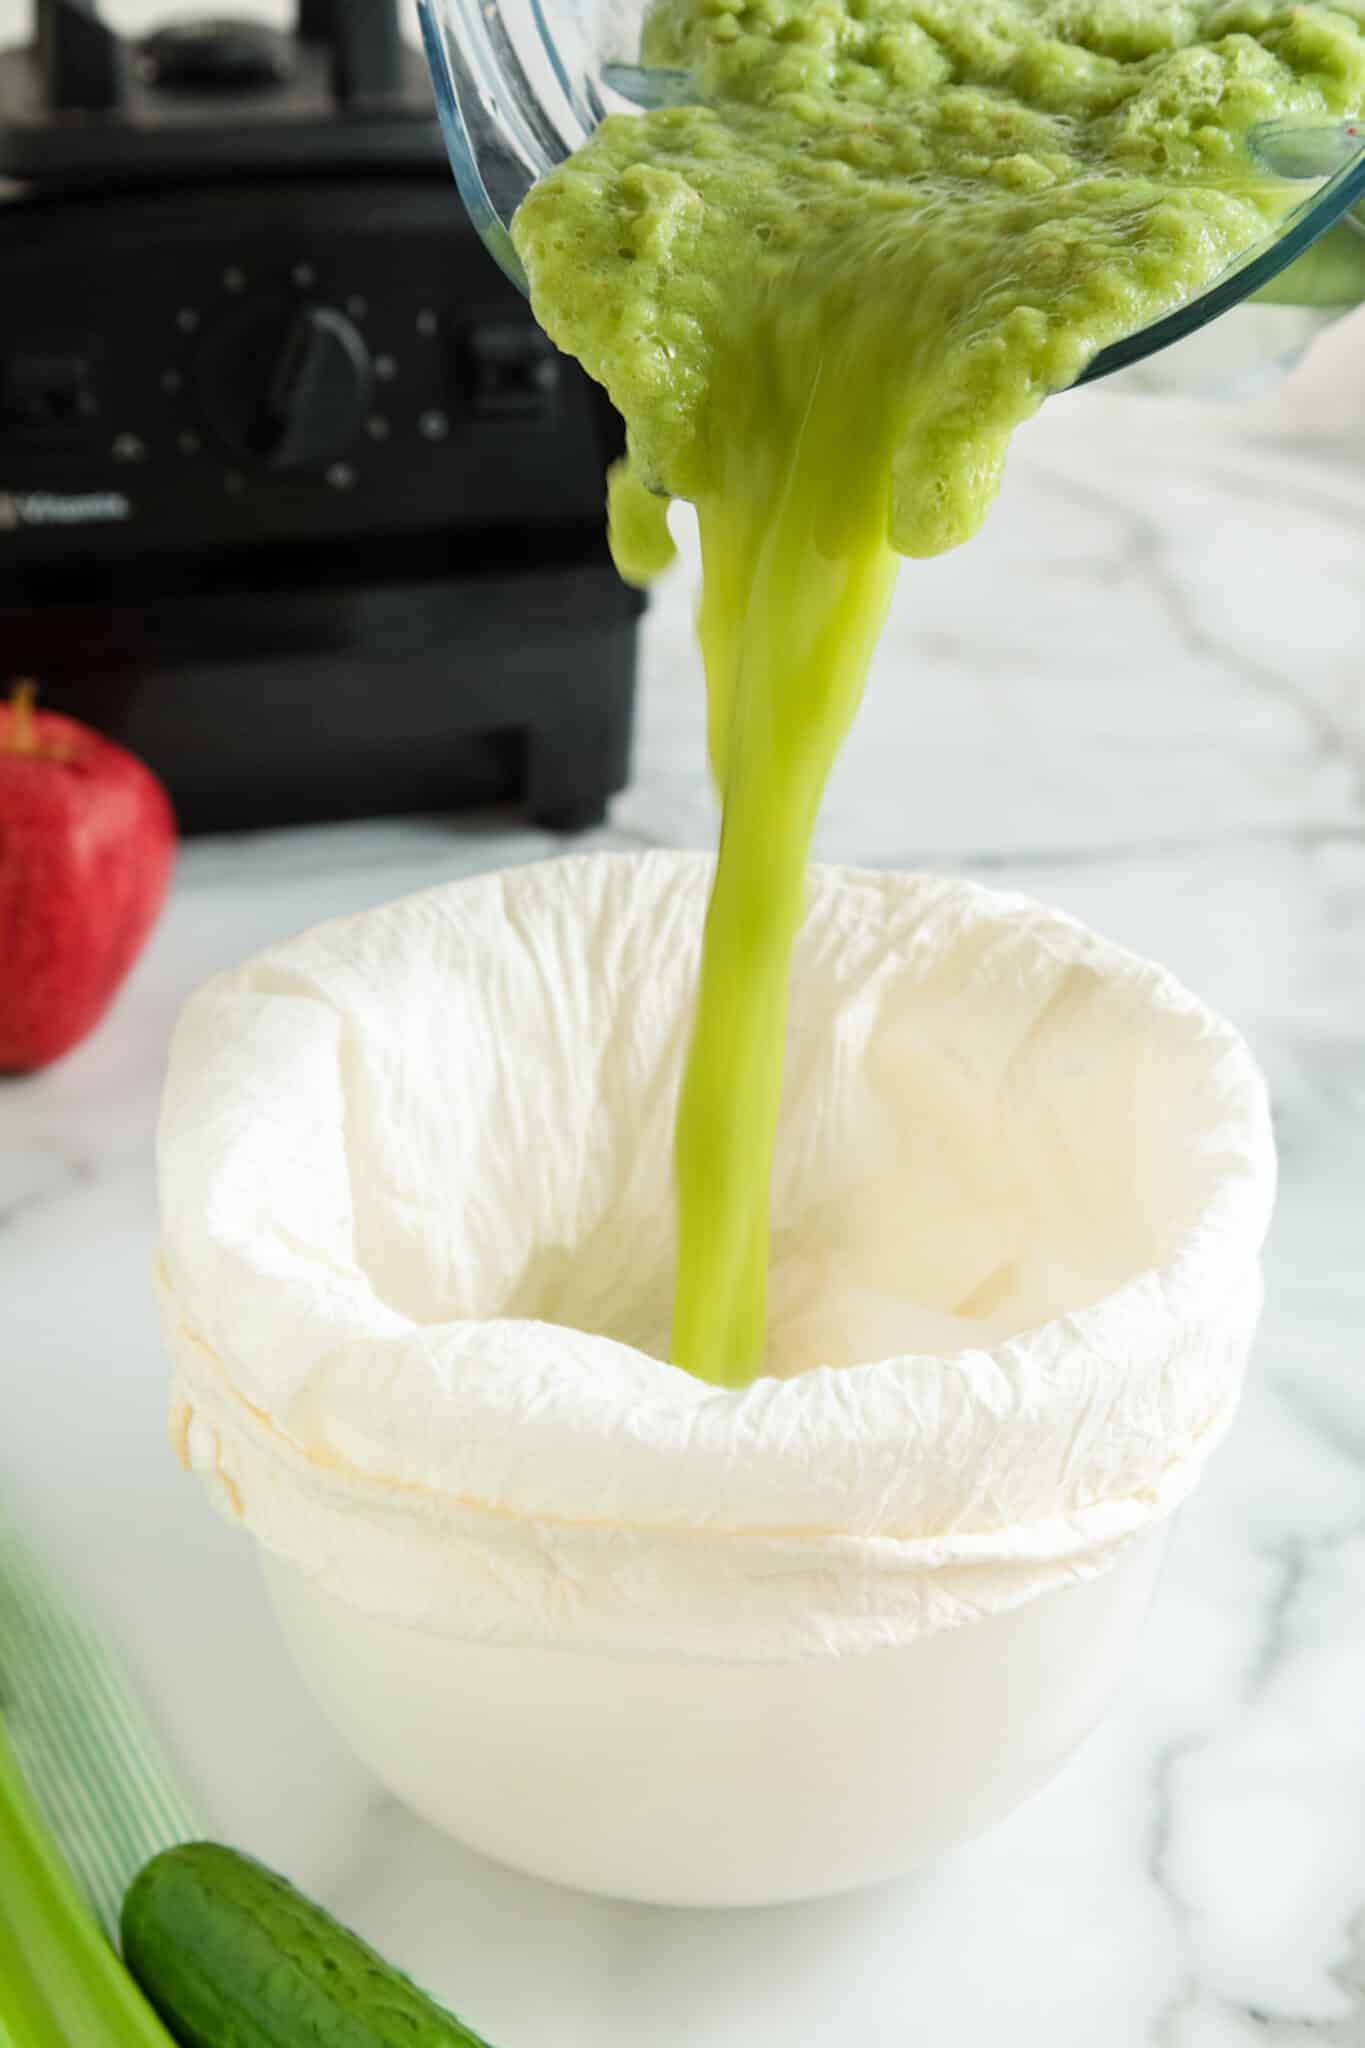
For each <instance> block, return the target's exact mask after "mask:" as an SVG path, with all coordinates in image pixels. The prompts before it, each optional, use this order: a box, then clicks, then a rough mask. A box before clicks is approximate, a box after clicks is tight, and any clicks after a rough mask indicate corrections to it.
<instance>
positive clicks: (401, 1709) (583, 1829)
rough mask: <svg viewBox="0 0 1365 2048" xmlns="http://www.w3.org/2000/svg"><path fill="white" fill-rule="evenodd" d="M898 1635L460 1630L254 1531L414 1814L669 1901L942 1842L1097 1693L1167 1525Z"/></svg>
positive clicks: (558, 1875) (555, 1866)
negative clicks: (1114, 1555) (739, 1636)
mask: <svg viewBox="0 0 1365 2048" xmlns="http://www.w3.org/2000/svg"><path fill="white" fill-rule="evenodd" d="M1165 1542H1166V1531H1165V1528H1164V1526H1158V1527H1157V1528H1156V1529H1154V1530H1152V1531H1150V1532H1149V1533H1148V1534H1147V1535H1145V1536H1143V1537H1141V1538H1139V1540H1138V1541H1137V1542H1136V1543H1135V1544H1133V1545H1132V1546H1131V1547H1130V1548H1129V1549H1128V1550H1127V1551H1126V1552H1125V1554H1124V1555H1123V1557H1122V1558H1121V1559H1120V1560H1119V1561H1118V1563H1116V1564H1115V1565H1113V1566H1112V1567H1111V1569H1110V1570H1108V1571H1107V1572H1104V1573H1102V1574H1101V1575H1100V1576H1099V1577H1097V1578H1092V1579H1086V1580H1084V1581H1081V1582H1080V1583H1078V1584H1075V1585H1070V1586H1061V1587H1058V1588H1056V1589H1054V1590H1053V1591H1052V1592H1050V1593H1042V1594H1040V1595H1039V1596H1038V1597H1037V1599H1034V1600H1030V1601H1028V1602H1027V1603H1026V1604H1025V1605H1024V1606H1022V1607H1015V1608H1011V1609H1009V1610H1007V1611H1006V1612H1003V1613H998V1614H987V1615H983V1616H982V1617H981V1619H980V1620H979V1621H975V1622H970V1623H968V1624H966V1625H965V1626H963V1627H960V1628H955V1629H947V1630H942V1631H940V1632H938V1633H936V1634H934V1635H927V1636H922V1637H920V1638H919V1640H918V1641H915V1642H912V1643H907V1644H906V1645H905V1646H904V1647H902V1648H898V1649H888V1650H867V1651H864V1652H862V1653H861V1654H853V1655H850V1656H845V1657H837V1658H829V1657H824V1658H807V1659H802V1660H798V1661H797V1662H795V1663H738V1662H728V1661H721V1660H717V1661H714V1662H700V1661H698V1660H696V1659H686V1658H678V1657H669V1656H666V1655H662V1654H660V1653H658V1652H653V1653H650V1654H649V1655H644V1656H639V1655H637V1656H633V1657H632V1656H622V1655H620V1654H594V1653H593V1652H592V1651H590V1650H587V1651H576V1650H571V1649H570V1650H541V1649H510V1648H502V1647H498V1646H486V1645H482V1644H478V1643H462V1642H459V1641H454V1640H451V1639H450V1638H449V1637H447V1636H444V1635H438V1634H430V1633H428V1632H426V1631H425V1630H423V1629H419V1628H413V1627H411V1626H408V1625H405V1624H403V1623H401V1622H394V1621H390V1620H388V1619H387V1618H386V1617H385V1616H382V1615H375V1614H366V1613H364V1612H363V1611H361V1610H360V1609H359V1608H356V1607H353V1606H351V1605H350V1604H349V1603H348V1602H346V1601H344V1600H338V1599H337V1597H336V1595H335V1594H333V1593H329V1592H327V1591H326V1590H325V1588H324V1587H322V1586H320V1585H319V1584H318V1583H317V1581H316V1580H315V1579H313V1578H310V1577H309V1576H308V1575H307V1574H306V1573H304V1572H301V1571H299V1570H298V1568H297V1567H296V1566H294V1565H290V1564H286V1563H284V1562H283V1560H281V1559H280V1558H277V1557H271V1556H270V1555H269V1554H268V1553H265V1554H264V1558H263V1561H264V1564H265V1575H266V1581H267V1584H268V1585H269V1588H270V1592H271V1595H272V1598H273V1600H274V1604H275V1612H276V1613H277V1615H278V1616H279V1618H280V1621H281V1624H282V1625H283V1628H284V1633H285V1638H286V1640H287V1642H288V1644H289V1647H290V1649H291V1650H292V1651H293V1653H294V1656H295V1658H296V1660H297V1662H298V1666H299V1669H300V1671H301V1672H302V1673H303V1676H304V1678H305V1679H306V1680H307V1682H308V1685H309V1687H310V1688H311V1690H312V1692H313V1694H314V1696H315V1698H316V1699H317V1701H318V1704H319V1705H320V1706H321V1707H322V1709H323V1711H324V1712H325V1713H326V1714H327V1716H328V1718H329V1719H330V1720H331V1721H332V1723H333V1725H334V1726H335V1727H336V1729H337V1730H338V1732H339V1733H340V1734H341V1735H342V1736H343V1737H344V1738H345V1740H346V1741H347V1743H348V1744H349V1745H350V1747H351V1748H352V1749H353V1750H354V1751H355V1754H356V1755H357V1756H358V1757H359V1758H360V1760H361V1762H362V1763H364V1764H367V1765H368V1766H369V1768H370V1769H371V1770H372V1771H373V1772H374V1774H375V1776H376V1777H377V1778H379V1779H380V1780H381V1782H382V1783H383V1784H385V1785H386V1786H387V1787H388V1789H389V1790H390V1791H391V1792H392V1793H394V1794H395V1795H396V1796H397V1797H398V1798H399V1799H401V1800H402V1801H403V1802H404V1803H405V1805H407V1806H410V1807H411V1808H412V1810H413V1812H414V1813H419V1814H421V1815H422V1817H423V1819H425V1820H428V1821H430V1822H432V1824H433V1825H434V1826H436V1827H438V1828H444V1829H445V1830H446V1831H447V1833H449V1834H452V1835H455V1836H457V1837H458V1838H459V1839H460V1840H461V1841H463V1842H468V1843H469V1844H470V1846H471V1847H472V1848H475V1849H480V1850H482V1851H483V1853H484V1854H485V1855H486V1856H493V1857H496V1858H497V1859H498V1860H499V1861H500V1862H503V1863H510V1864H513V1865H514V1866H515V1867H516V1868H517V1869H519V1870H527V1871H530V1872H531V1873H532V1874H533V1875H534V1876H536V1877H544V1878H549V1879H551V1880H552V1881H553V1882H555V1883H557V1884H564V1885H572V1886H574V1887H576V1888H577V1889H578V1890H581V1891H590V1892H602V1893H606V1894H609V1895H610V1896H612V1897H615V1898H622V1899H636V1900H644V1901H647V1902H649V1903H651V1904H655V1905H663V1906H758V1905H772V1904H776V1903H778V1902H780V1901H784V1900H792V1899H809V1898H820V1897H823V1896H825V1895H826V1894H829V1893H833V1892H839V1891H847V1890H850V1889H852V1888H853V1887H855V1886H858V1885H866V1884H876V1883H878V1882H880V1881H882V1880H883V1879H886V1878H891V1877H898V1876H902V1875H904V1874H905V1873H906V1872H908V1871H912V1870H916V1869H919V1868H922V1867H923V1866H925V1865H927V1864H930V1863H933V1862H935V1861H936V1860H937V1859H938V1858H939V1857H941V1856H943V1855H944V1854H945V1853H946V1852H947V1851H948V1850H950V1849H953V1848H955V1847H957V1846H958V1844H959V1843H961V1842H964V1841H966V1840H967V1839H968V1838H969V1837H970V1836H972V1835H975V1834H978V1833H979V1832H980V1831H981V1830H982V1829H983V1828H986V1827H989V1826H990V1825H991V1823H992V1822H993V1821H997V1820H1000V1819H1002V1818H1003V1816H1004V1815H1005V1814H1007V1813H1009V1812H1010V1811H1011V1809H1012V1808H1013V1807H1015V1806H1017V1805H1018V1804H1019V1802H1020V1801H1021V1800H1023V1799H1026V1798H1027V1797H1028V1796H1029V1794H1030V1793H1032V1792H1036V1791H1037V1790H1038V1788H1039V1786H1041V1785H1043V1784H1045V1783H1046V1781H1047V1780H1048V1779H1049V1778H1050V1777H1052V1775H1053V1774H1054V1772H1056V1771H1057V1770H1058V1769H1059V1768H1060V1767H1061V1765H1062V1764H1063V1763H1065V1762H1066V1759H1067V1758H1068V1757H1069V1756H1070V1755H1071V1753H1072V1751H1073V1750H1074V1749H1075V1748H1076V1746H1077V1744H1078V1743H1080V1742H1081V1741H1082V1739H1083V1738H1084V1737H1085V1736H1086V1735H1087V1734H1088V1733H1089V1732H1090V1730H1091V1728H1092V1727H1093V1726H1094V1724H1095V1722H1096V1721H1097V1720H1098V1719H1099V1718H1100V1716H1101V1714H1103V1712H1104V1711H1105V1709H1106V1707H1107V1706H1108V1705H1109V1702H1110V1699H1111V1698H1112V1696H1113V1693H1114V1689H1115V1687H1116V1686H1117V1684H1118V1682H1119V1679H1120V1678H1121V1676H1122V1674H1123V1670H1124V1667H1125V1666H1126V1665H1127V1664H1128V1663H1129V1661H1130V1660H1131V1658H1132V1656H1133V1654H1134V1651H1135V1649H1136V1647H1137V1643H1138V1637H1139V1632H1140V1630H1141V1626H1142V1621H1143V1617H1144V1616H1145V1614H1146V1612H1147V1608H1148V1604H1149V1602H1150V1599H1151V1596H1152V1590H1153V1587H1154V1584H1155V1582H1156V1577H1157V1571H1158V1568H1159V1565H1160V1562H1161V1557H1162V1553H1163V1551H1164V1549H1165Z"/></svg>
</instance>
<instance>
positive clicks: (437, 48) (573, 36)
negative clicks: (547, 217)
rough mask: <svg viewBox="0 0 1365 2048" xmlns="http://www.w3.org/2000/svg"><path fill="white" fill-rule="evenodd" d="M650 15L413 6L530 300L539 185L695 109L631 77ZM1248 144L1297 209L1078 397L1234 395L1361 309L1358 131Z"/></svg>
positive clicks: (569, 3)
mask: <svg viewBox="0 0 1365 2048" xmlns="http://www.w3.org/2000/svg"><path fill="white" fill-rule="evenodd" d="M644 12H645V0H418V13H419V16H420V19H421V25H422V36H423V41H424V43H425V46H426V53H427V61H428V63H429V65H430V67H431V75H432V81H433V84H434V87H435V93H436V104H437V109H438V112H439V114H440V118H441V126H442V130H443V132H444V135H445V139H446V146H447V148H448V150H449V152H450V161H451V165H452V167H453V169H454V172H455V180H456V183H457V185H458V186H459V189H460V194H461V197H462V198H463V200H464V203H465V207H466V209H467V211H468V213H469V216H470V219H471V220H472V221H473V223H474V225H475V227H476V228H477V229H478V231H479V234H480V235H481V236H482V238H483V240H484V242H485V243H486V245H487V247H488V248H489V250H490V251H491V253H492V254H493V256H494V257H495V258H496V259H497V261H498V263H499V264H500V265H501V266H502V268H503V270H505V271H506V273H507V275H508V276H509V277H510V278H511V279H512V281H513V282H514V283H515V284H516V285H517V286H518V287H519V288H520V289H521V290H522V291H523V292H524V291H525V290H526V278H525V275H524V273H523V271H522V268H521V264H520V262H519V260H518V258H517V255H516V251H515V250H514V249H513V247H512V240H511V236H510V234H509V233H508V226H509V223H510V222H511V219H512V215H513V214H514V213H515V212H516V209H517V207H518V206H519V205H520V204H521V201H522V200H523V198H524V197H525V196H526V193H527V192H528V191H529V190H530V188H531V186H532V185H533V184H534V183H535V181H536V180H537V179H538V178H539V177H541V176H542V175H543V174H544V173H545V172H546V171H548V170H550V169H551V168H552V167H553V166H554V165H555V164H557V163H560V162H562V160H563V159H564V158H565V157H567V156H569V155H571V154H572V152H573V151H574V150H575V149H577V148H578V147H579V146H580V144H582V143H583V142H585V141H586V140H587V138H588V136H589V135H590V134H591V133H592V131H593V129H594V128H595V127H596V126H597V124H598V122H599V121H601V120H602V119H603V117H604V116H605V115H606V114H608V113H618V112H627V113H628V112H630V111H632V109H634V110H638V109H640V108H641V107H649V106H658V105H662V104H665V103H668V102H677V101H682V100H685V99H686V98H687V97H688V96H689V81H688V78H687V76H686V74H685V73H682V72H677V71H671V70H665V69H659V68H655V69H645V68H643V67H641V66H640V65H639V64H638V63H637V61H636V52H637V49H638V44H639V32H640V23H641V18H642V16H643V14H644ZM1362 112H1363V113H1365V110H1362ZM1249 144H1250V148H1251V151H1252V155H1253V158H1254V160H1255V162H1256V165H1257V167H1258V169H1260V170H1262V171H1268V172H1270V173H1271V174H1272V175H1274V176H1277V177H1281V178H1284V179H1286V180H1289V181H1291V182H1293V183H1294V184H1296V185H1299V186H1301V187H1302V190H1303V198H1302V200H1301V202H1300V203H1299V204H1298V205H1297V206H1295V207H1293V208H1292V209H1291V211H1290V212H1289V214H1288V215H1287V216H1286V218H1285V219H1284V220H1283V221H1282V222H1281V224H1280V226H1279V228H1278V230H1277V231H1276V233H1275V235H1274V236H1273V237H1272V238H1271V239H1270V240H1269V241H1268V242H1264V243H1262V244H1260V245H1259V246H1257V247H1254V248H1251V249H1248V250H1246V251H1244V252H1243V254H1242V255H1241V256H1240V257H1239V258H1238V260H1237V261H1236V262H1235V263H1234V264H1233V265H1231V266H1230V267H1229V269H1228V270H1227V271H1225V272H1224V273H1223V275H1222V276H1221V277H1219V278H1217V279H1215V281H1214V282H1213V283H1212V284H1211V285H1209V286H1208V287H1207V288H1206V289H1205V290H1204V291H1202V292H1200V293H1198V294H1197V295H1196V296H1195V297H1194V298H1192V299H1190V300H1188V301H1187V302H1186V303H1185V304H1184V305H1183V306H1178V307H1177V308H1175V310H1174V311H1173V312H1170V313H1167V314H1165V315H1163V317H1162V318H1161V319H1159V320H1155V321H1153V322H1151V323H1150V324H1149V325H1148V326H1147V327H1145V328H1142V329H1140V330H1139V331H1138V332H1137V333H1136V334H1131V335H1128V336H1127V337H1126V338H1125V339H1124V340H1123V341H1120V342H1116V343H1114V344H1113V345H1112V346H1111V347H1109V348H1105V349H1102V350H1101V351H1100V352H1099V354H1098V355H1096V356H1095V358H1094V360H1093V361H1092V362H1091V363H1090V365H1089V367H1088V368H1087V369H1086V370H1085V372H1084V373H1083V375H1082V376H1081V377H1079V378H1078V379H1077V382H1078V383H1082V384H1084V383H1090V382H1092V381H1093V380H1094V379H1096V378H1098V377H1108V376H1113V375H1115V374H1116V373H1119V372H1122V373H1125V374H1124V384H1125V385H1126V387H1127V388H1129V389H1133V390H1140V391H1153V392H1161V393H1180V392H1221V393H1223V394H1225V395H1240V394H1242V393H1244V392H1245V391H1246V390H1247V389H1248V388H1249V387H1254V386H1255V385H1256V384H1258V383H1260V382H1261V381H1263V380H1264V378H1265V377H1266V376H1267V375H1274V374H1276V373H1278V372H1279V371H1281V370H1283V369H1286V368H1288V367H1290V366H1291V365H1292V363H1293V362H1294V361H1296V360H1297V359H1298V357H1299V356H1300V355H1302V353H1303V352H1304V350H1305V349H1306V348H1307V347H1308V345H1309V344H1310V343H1311V342H1312V340H1313V339H1314V338H1315V337H1316V335H1317V334H1318V333H1319V332H1320V331H1321V330H1322V329H1323V328H1324V327H1325V326H1328V325H1330V324H1331V322H1332V321H1333V320H1335V319H1337V318H1338V317H1339V316H1340V315H1341V314H1343V313H1345V312H1348V311H1350V310H1351V308H1352V307H1354V306H1356V305H1358V304H1359V303H1361V302H1362V301H1365V225H1363V224H1362V221H1361V220H1360V219H1359V218H1358V217H1357V209H1362V210H1365V121H1360V122H1358V121H1356V120H1350V121H1341V122H1332V123H1326V124H1319V125H1316V126H1308V127H1305V126H1304V125H1302V124H1301V123H1295V122H1293V121H1283V122H1267V123H1265V124H1263V125H1262V126H1261V127H1259V128H1257V129H1254V130H1253V131H1252V134H1251V136H1250V138H1249ZM1234 309H1236V312H1237V317H1236V319H1234V320H1227V319H1220V318H1219V317H1218V316H1220V315H1223V314H1226V313H1228V312H1230V311H1232V310H1234ZM1213 322H1216V323H1217V324H1216V326H1214V327H1213V328H1212V330H1211V331H1207V330H1209V329H1210V323H1213ZM1175 344H1180V346H1179V347H1176V346H1174V345H1175ZM1158 358H1159V360H1155V359H1158Z"/></svg>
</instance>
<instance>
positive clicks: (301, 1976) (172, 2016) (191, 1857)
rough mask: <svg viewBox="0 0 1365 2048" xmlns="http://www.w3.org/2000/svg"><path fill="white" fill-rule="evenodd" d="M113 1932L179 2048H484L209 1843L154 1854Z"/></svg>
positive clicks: (349, 1939)
mask: <svg viewBox="0 0 1365 2048" xmlns="http://www.w3.org/2000/svg"><path fill="white" fill-rule="evenodd" d="M120 1931H121V1934H122V1939H123V1960H124V1962H125V1963H126V1964H127V1966H128V1968H129V1970H131V1972H132V1974H133V1976H134V1977H135V1978H136V1979H137V1981H138V1983H139V1984H140V1985H141V1986H142V1989H143V1992H144V1993H145V1994H146V1997H147V1998H148V2000H149V2001H150V2003H151V2004H152V2005H153V2006H155V2008H156V2010H157V2011H158V2012H159V2013H160V2015H161V2017H162V2019H163V2020H164V2021H165V2023H166V2025H167V2026H168V2027H169V2029H170V2031H171V2033H172V2034H173V2035H174V2036H175V2038H176V2040H177V2041H178V2042H179V2043H180V2044H181V2048H488V2044H487V2042H485V2041H483V2040H481V2039H480V2037H479V2035H477V2034H473V2033H471V2032H470V2030H469V2028H468V2027H464V2026H461V2024H460V2022H459V2021H458V2020H457V2019H454V2018H452V2017H451V2015H450V2014H449V2013H448V2012H443V2011H442V2009H441V2007H440V2006H439V2005H434V2004H433V2003H432V2001H431V2000H430V1999H429V1998H427V1997H426V1996H425V1994H424V1993H422V1992H421V1991H419V1990H418V1989H417V1986H416V1985H415V1984H414V1983H412V1982H411V1980H410V1979H409V1978H407V1977H404V1976H403V1975H402V1974H401V1973H400V1972H399V1971H398V1970H395V1969H394V1968H393V1967H392V1966H391V1965H390V1964H388V1963H386V1962H385V1961H384V1960H383V1958H382V1956H378V1955H376V1954H375V1952H374V1950H373V1949H372V1948H369V1947H367V1946H366V1944H365V1943H364V1942H363V1941H361V1940H360V1939H359V1937H358V1936H357V1935H354V1934H351V1933H350V1932H349V1931H348V1930H347V1929H346V1928H344V1927H342V1926H341V1925H340V1924H339V1923H338V1922H337V1921H335V1920H333V1918H332V1917H331V1915H330V1914H329V1913H324V1912H323V1910H322V1908H321V1907H320V1906H315V1905H313V1903H312V1902H311V1900H309V1899H306V1898H304V1896H303V1894H302V1893H301V1892H298V1891H295V1889H294V1887H293V1885H292V1884H289V1883H287V1882H286V1880H285V1879H284V1878H282V1877H277V1876H276V1875H275V1873H274V1871H272V1870H267V1869H266V1868H265V1867H264V1865H263V1864H260V1863H256V1862H254V1861H253V1859H252V1858H251V1857H249V1856H239V1855H238V1854H237V1852H236V1850H234V1849H225V1848H222V1847H221V1846H220V1845H219V1844H218V1843H216V1842H189V1843H186V1844H184V1845H183V1846H182V1847H180V1848H177V1849H166V1850H164V1851H163V1852H162V1854H161V1855H159V1856H154V1857H153V1858H152V1860H151V1862H150V1863H148V1864H147V1865H145V1867H144V1868H143V1869H142V1870H140V1871H139V1872H138V1874H137V1876H136V1877H135V1878H134V1879H133V1882H132V1884H131V1885H130V1886H129V1887H128V1894H127V1897H126V1898H125V1899H124V1901H123V1915H122V1922H121V1928H120Z"/></svg>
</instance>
